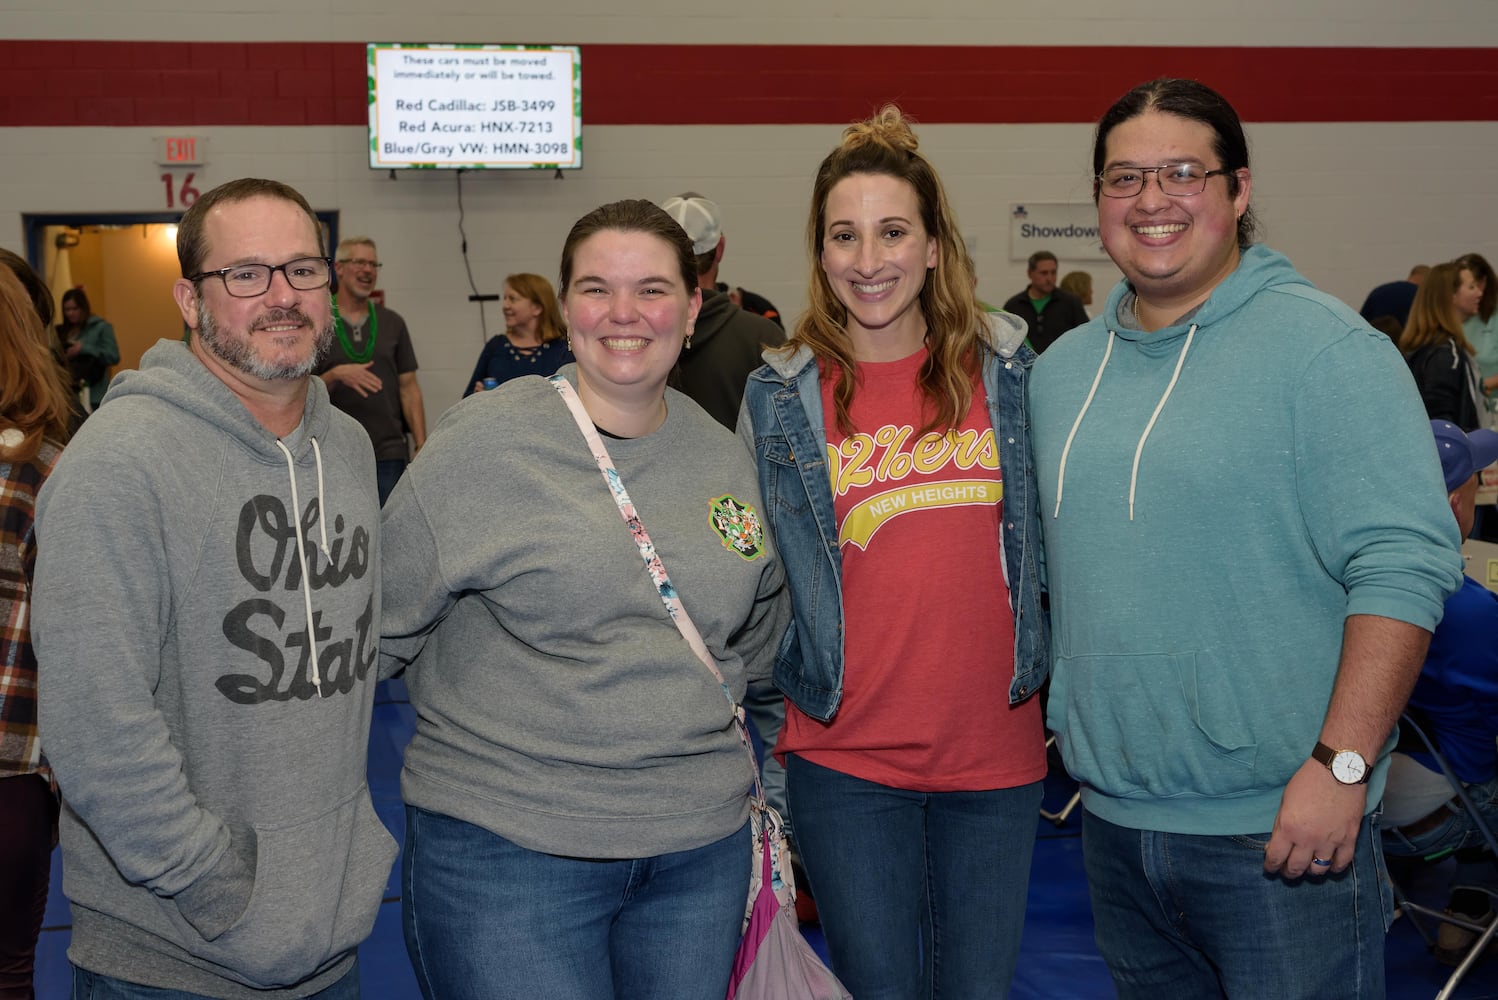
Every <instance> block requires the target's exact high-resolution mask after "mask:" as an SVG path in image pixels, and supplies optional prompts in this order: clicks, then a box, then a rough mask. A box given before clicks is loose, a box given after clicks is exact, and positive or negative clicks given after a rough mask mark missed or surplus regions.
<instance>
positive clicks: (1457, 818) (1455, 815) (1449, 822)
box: [1383, 778, 1498, 858]
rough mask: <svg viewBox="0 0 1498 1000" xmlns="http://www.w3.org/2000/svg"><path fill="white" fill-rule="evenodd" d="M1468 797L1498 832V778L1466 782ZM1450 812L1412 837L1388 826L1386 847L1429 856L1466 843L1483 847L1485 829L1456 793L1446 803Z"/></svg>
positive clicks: (1399, 853) (1401, 853)
mask: <svg viewBox="0 0 1498 1000" xmlns="http://www.w3.org/2000/svg"><path fill="white" fill-rule="evenodd" d="M1467 797H1468V798H1470V799H1471V800H1472V805H1474V806H1476V807H1477V811H1478V812H1479V813H1481V814H1482V818H1483V819H1484V820H1486V821H1487V824H1488V828H1489V829H1492V830H1494V831H1495V832H1498V778H1494V779H1493V780H1492V781H1485V782H1482V783H1481V784H1473V785H1468V786H1467ZM1446 808H1447V811H1448V812H1449V813H1450V814H1451V815H1449V816H1447V817H1446V819H1445V821H1444V822H1441V823H1438V824H1436V825H1435V826H1433V827H1431V828H1430V829H1429V830H1424V831H1422V832H1420V833H1418V834H1416V835H1415V836H1413V837H1409V836H1406V835H1405V834H1403V833H1401V832H1399V830H1397V829H1385V830H1384V831H1383V835H1384V850H1386V851H1388V852H1389V853H1390V854H1392V855H1394V856H1395V857H1401V858H1405V857H1422V858H1423V857H1430V856H1431V855H1433V854H1441V853H1443V852H1446V851H1460V850H1462V849H1463V848H1465V847H1481V846H1482V844H1483V843H1484V841H1483V839H1482V831H1481V830H1479V829H1477V824H1476V823H1475V822H1473V821H1472V817H1471V816H1470V815H1469V814H1468V813H1467V811H1466V809H1464V808H1463V807H1462V804H1461V803H1460V802H1458V801H1457V800H1456V798H1455V797H1453V798H1452V800H1451V801H1450V802H1449V803H1447V807H1446Z"/></svg>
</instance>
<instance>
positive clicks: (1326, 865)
mask: <svg viewBox="0 0 1498 1000" xmlns="http://www.w3.org/2000/svg"><path fill="white" fill-rule="evenodd" d="M1311 864H1313V865H1316V866H1317V867H1318V868H1330V867H1331V866H1332V863H1331V862H1330V861H1323V860H1322V859H1321V858H1312V859H1311Z"/></svg>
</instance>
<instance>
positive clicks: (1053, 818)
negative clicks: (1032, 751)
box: [1040, 733, 1082, 826]
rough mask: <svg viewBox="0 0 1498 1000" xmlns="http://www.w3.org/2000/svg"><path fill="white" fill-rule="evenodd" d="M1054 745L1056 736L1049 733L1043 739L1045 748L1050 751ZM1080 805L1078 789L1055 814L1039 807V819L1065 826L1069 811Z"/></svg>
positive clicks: (1080, 791)
mask: <svg viewBox="0 0 1498 1000" xmlns="http://www.w3.org/2000/svg"><path fill="white" fill-rule="evenodd" d="M1055 745H1056V734H1055V733H1051V734H1050V735H1049V736H1047V737H1046V739H1045V748H1046V750H1050V749H1051V747H1053V746H1055ZM1081 804H1082V789H1081V788H1078V789H1077V790H1076V791H1075V792H1073V793H1072V796H1071V798H1070V799H1068V800H1067V802H1066V805H1064V806H1062V807H1061V808H1060V809H1059V810H1057V811H1056V812H1051V811H1049V810H1048V809H1046V808H1045V807H1044V806H1041V809H1040V818H1041V819H1043V820H1046V821H1047V822H1050V823H1054V824H1056V825H1057V826H1065V825H1066V819H1067V817H1068V816H1070V815H1071V811H1072V810H1073V809H1075V808H1077V806H1079V805H1081Z"/></svg>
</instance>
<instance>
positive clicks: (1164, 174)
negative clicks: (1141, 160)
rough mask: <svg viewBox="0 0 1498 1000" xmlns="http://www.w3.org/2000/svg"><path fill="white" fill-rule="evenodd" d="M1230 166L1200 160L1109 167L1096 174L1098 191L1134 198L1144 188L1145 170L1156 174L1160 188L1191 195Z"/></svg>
mask: <svg viewBox="0 0 1498 1000" xmlns="http://www.w3.org/2000/svg"><path fill="white" fill-rule="evenodd" d="M1231 173H1233V171H1231V170H1208V169H1207V168H1206V167H1203V166H1202V165H1201V164H1199V163H1167V164H1165V165H1163V166H1159V167H1109V168H1108V169H1107V170H1104V171H1103V172H1102V173H1100V174H1098V175H1097V181H1098V193H1100V194H1101V195H1102V196H1103V197H1104V198H1132V197H1134V196H1135V195H1137V194H1139V192H1141V191H1143V190H1144V178H1145V175H1146V174H1154V175H1155V183H1157V184H1159V185H1160V190H1161V191H1164V192H1165V193H1166V194H1168V195H1170V196H1171V197H1172V198H1192V197H1195V196H1196V195H1199V194H1201V193H1202V192H1203V191H1205V190H1207V181H1209V180H1210V179H1212V178H1213V177H1222V176H1226V175H1227V174H1231Z"/></svg>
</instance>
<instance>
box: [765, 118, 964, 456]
mask: <svg viewBox="0 0 1498 1000" xmlns="http://www.w3.org/2000/svg"><path fill="white" fill-rule="evenodd" d="M918 148H919V142H918V140H917V139H916V135H915V132H914V131H912V129H911V127H910V121H909V119H907V118H906V117H905V116H904V114H902V113H901V111H900V109H899V108H897V107H896V106H894V105H893V104H890V105H886V106H885V107H884V108H883V110H881V111H880V112H879V113H878V114H877V115H875V116H874V117H872V118H869V119H866V120H865V121H862V122H858V123H857V124H854V125H850V126H848V127H847V128H846V129H844V130H843V138H842V142H841V143H839V144H838V146H837V148H836V149H834V150H833V151H832V152H830V153H828V154H827V157H826V159H824V160H823V161H822V165H821V166H820V167H818V168H817V177H816V181H815V183H814V184H813V185H812V194H811V215H810V218H809V219H808V220H807V224H806V249H807V252H808V255H809V257H810V259H811V285H810V291H809V293H808V299H809V301H810V303H811V304H810V306H809V307H808V309H807V311H806V314H805V315H803V316H802V317H801V319H800V321H799V322H798V323H797V324H796V331H795V334H794V336H792V337H791V339H790V340H789V341H788V342H787V343H786V345H785V348H784V350H785V351H786V352H787V353H789V352H792V351H795V350H796V348H797V347H799V346H801V345H803V344H804V345H805V346H806V347H808V348H810V349H811V352H812V354H813V355H815V356H816V359H817V363H818V364H819V365H820V366H821V370H822V372H823V375H824V376H827V375H829V374H830V373H831V372H833V371H837V372H839V373H840V376H841V377H840V379H839V381H838V384H837V389H836V390H835V391H834V392H833V403H834V406H835V410H836V419H837V426H838V427H839V428H840V429H841V430H842V431H843V433H845V434H851V433H852V432H853V424H852V421H851V419H850V418H849V416H848V410H849V408H850V407H851V406H852V403H853V394H854V392H855V391H856V389H857V385H856V382H857V372H858V368H857V364H856V362H855V360H854V356H853V343H852V340H851V339H850V338H849V336H848V329H847V324H848V310H847V309H846V308H845V307H844V306H843V304H842V303H841V302H840V301H838V298H837V295H836V294H835V293H834V292H833V290H832V286H831V284H830V283H829V282H828V280H827V275H826V272H824V271H823V270H822V263H821V259H822V242H823V240H824V239H825V237H826V234H827V197H828V195H829V194H830V193H831V192H832V189H833V187H835V186H836V185H837V184H838V182H839V181H842V180H843V179H844V178H847V177H851V176H853V175H854V174H883V175H885V176H888V177H894V178H896V179H898V180H902V181H904V182H906V183H907V184H909V185H910V186H911V188H913V189H914V190H915V195H916V201H917V203H918V204H919V205H920V213H921V225H922V227H923V228H924V229H925V230H926V235H927V236H932V237H935V238H936V247H937V260H936V267H935V269H934V270H932V271H930V272H928V273H927V275H926V283H925V284H924V285H923V286H922V287H921V296H920V305H921V313H922V315H923V316H924V317H925V319H926V350H927V358H926V362H925V364H923V365H922V366H921V370H920V372H919V374H918V375H917V377H916V382H917V385H918V386H919V387H920V390H921V395H922V396H923V397H924V399H925V401H926V405H927V410H928V414H929V420H928V421H927V424H926V426H925V427H923V428H922V429H921V430H922V433H925V432H927V431H931V430H938V429H940V430H949V429H952V428H955V427H956V426H957V425H958V424H960V423H961V422H962V420H963V418H965V417H966V416H967V411H968V408H969V407H970V406H971V405H972V401H973V379H974V377H975V376H976V375H977V372H978V352H977V348H976V345H977V342H978V336H979V332H980V331H981V330H982V329H983V327H984V323H985V321H984V319H983V312H982V309H981V307H980V306H979V305H978V299H977V296H976V294H975V288H976V287H977V279H976V278H975V276H974V271H973V259H972V257H970V256H969V255H968V252H967V244H966V243H964V242H963V239H962V234H961V233H960V232H959V231H958V229H957V220H956V217H955V216H954V215H953V213H952V207H951V205H949V204H948V203H947V194H946V191H945V189H944V188H943V187H942V183H941V178H940V177H938V176H937V175H936V170H935V168H933V167H932V166H931V163H930V162H929V161H928V160H927V159H926V158H925V157H924V156H922V155H921V154H920V152H919V151H918Z"/></svg>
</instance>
